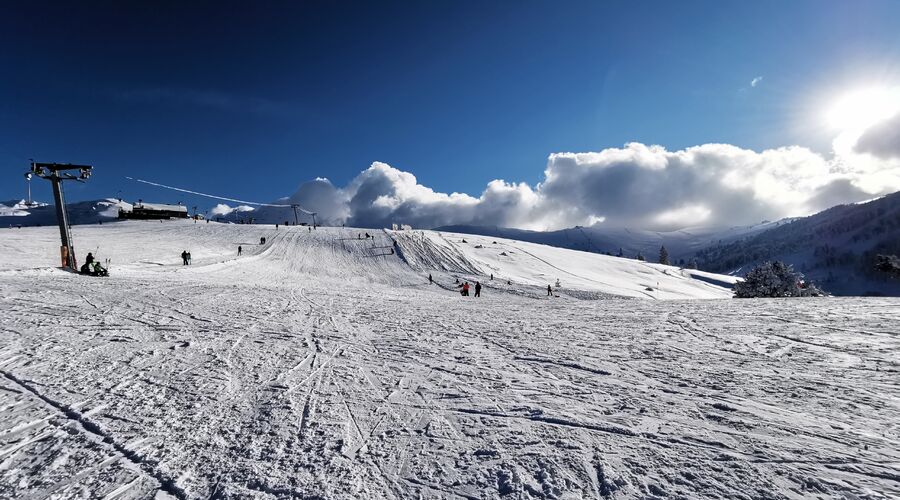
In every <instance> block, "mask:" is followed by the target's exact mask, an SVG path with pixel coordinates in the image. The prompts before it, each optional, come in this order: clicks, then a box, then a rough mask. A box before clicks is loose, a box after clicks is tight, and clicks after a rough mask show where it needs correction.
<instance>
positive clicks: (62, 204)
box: [26, 161, 94, 271]
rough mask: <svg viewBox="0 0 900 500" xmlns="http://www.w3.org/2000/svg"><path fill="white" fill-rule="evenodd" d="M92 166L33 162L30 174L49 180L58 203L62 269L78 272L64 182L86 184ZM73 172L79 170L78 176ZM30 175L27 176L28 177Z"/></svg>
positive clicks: (57, 217) (57, 218)
mask: <svg viewBox="0 0 900 500" xmlns="http://www.w3.org/2000/svg"><path fill="white" fill-rule="evenodd" d="M93 168H94V167H92V166H91V165H72V164H71V163H39V162H35V161H32V162H31V172H30V173H29V174H33V175H36V176H38V177H41V178H43V179H47V180H48V181H50V182H51V183H52V184H53V198H54V201H55V202H56V221H57V222H59V238H60V242H61V246H60V247H59V254H60V258H61V262H62V267H67V268H69V269H71V270H73V271H77V270H78V267H77V264H76V263H75V247H74V246H73V244H72V233H71V231H70V230H69V214H68V213H67V212H66V200H65V196H64V195H63V185H62V181H78V182H84V181H86V180H87V179H88V178H89V177H90V176H91V170H92V169H93ZM71 170H77V171H78V174H77V175H74V174H71V173H69V171H71ZM29 174H26V177H28V175H29Z"/></svg>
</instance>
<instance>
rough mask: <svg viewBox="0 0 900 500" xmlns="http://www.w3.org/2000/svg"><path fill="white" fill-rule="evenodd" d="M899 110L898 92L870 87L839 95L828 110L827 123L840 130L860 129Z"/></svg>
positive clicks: (899, 97)
mask: <svg viewBox="0 0 900 500" xmlns="http://www.w3.org/2000/svg"><path fill="white" fill-rule="evenodd" d="M898 111H900V92H898V91H897V89H889V88H887V87H871V88H866V89H859V90H856V91H854V92H850V93H848V94H845V95H844V96H843V97H841V98H840V99H839V100H838V101H837V102H836V103H835V104H834V105H833V106H832V107H831V109H830V110H829V111H828V115H827V119H828V124H829V125H830V126H832V127H834V128H836V129H838V130H842V131H862V130H865V129H867V128H869V127H871V126H872V125H875V124H876V123H878V122H880V121H883V120H886V119H888V118H890V117H891V116H893V115H894V114H896V113H897V112H898Z"/></svg>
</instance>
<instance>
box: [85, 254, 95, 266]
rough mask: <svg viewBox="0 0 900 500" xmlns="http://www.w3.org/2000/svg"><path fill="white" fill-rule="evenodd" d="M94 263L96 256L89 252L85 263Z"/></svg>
mask: <svg viewBox="0 0 900 500" xmlns="http://www.w3.org/2000/svg"><path fill="white" fill-rule="evenodd" d="M93 262H94V254H92V253H91V252H88V254H87V257H85V258H84V263H85V264H91V263H93Z"/></svg>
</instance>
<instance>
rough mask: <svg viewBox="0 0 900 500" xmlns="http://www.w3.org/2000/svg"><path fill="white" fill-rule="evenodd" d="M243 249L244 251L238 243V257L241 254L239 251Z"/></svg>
mask: <svg viewBox="0 0 900 500" xmlns="http://www.w3.org/2000/svg"><path fill="white" fill-rule="evenodd" d="M243 251H244V249H243V248H241V246H240V245H238V257H240V256H241V252H243Z"/></svg>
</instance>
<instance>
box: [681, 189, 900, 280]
mask: <svg viewBox="0 0 900 500" xmlns="http://www.w3.org/2000/svg"><path fill="white" fill-rule="evenodd" d="M878 254H892V255H900V192H897V193H894V194H890V195H887V196H884V197H882V198H878V199H876V200H872V201H869V202H865V203H857V204H850V205H838V206H836V207H832V208H829V209H828V210H824V211H822V212H819V213H817V214H814V215H810V216H808V217H802V218H798V219H794V220H793V221H791V222H790V223H788V224H783V225H781V226H779V227H774V228H770V229H768V230H766V231H763V232H761V233H758V234H754V235H748V236H746V237H744V238H741V239H738V240H734V241H731V242H723V243H721V244H716V245H712V246H710V247H709V248H706V249H703V250H701V251H699V252H698V253H697V260H698V262H699V264H700V268H701V269H704V270H707V271H712V272H721V273H726V274H740V275H743V274H744V273H745V272H746V271H748V270H749V268H750V267H752V266H753V265H755V264H759V263H761V262H764V261H767V260H781V261H784V262H787V263H789V264H792V265H793V266H794V268H795V269H796V270H797V271H800V272H802V273H803V274H804V275H806V277H807V278H808V279H811V280H812V281H814V282H816V283H818V284H819V285H821V286H822V287H824V288H825V289H826V290H827V291H829V292H831V293H834V294H838V295H892V296H900V280H897V279H891V278H889V277H888V276H887V275H886V274H884V273H881V272H879V271H877V270H875V257H876V255H878Z"/></svg>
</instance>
